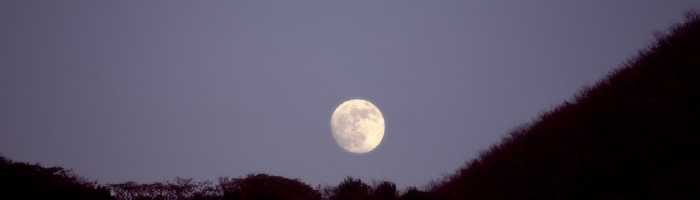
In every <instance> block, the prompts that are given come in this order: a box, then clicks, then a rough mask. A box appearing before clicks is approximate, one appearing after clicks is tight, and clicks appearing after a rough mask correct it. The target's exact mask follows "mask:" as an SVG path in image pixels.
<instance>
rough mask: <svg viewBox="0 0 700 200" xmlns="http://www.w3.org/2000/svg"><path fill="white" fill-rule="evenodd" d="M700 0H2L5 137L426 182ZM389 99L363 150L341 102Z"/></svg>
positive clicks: (223, 171)
mask: <svg viewBox="0 0 700 200" xmlns="http://www.w3.org/2000/svg"><path fill="white" fill-rule="evenodd" d="M699 6H700V2H698V1H697V0H673V1H669V0H656V1H650V0H646V1H639V0H629V1H566V2H565V1H487V0H479V1H475V0H464V1H343V2H340V1H2V2H0V153H2V154H3V155H4V156H6V157H8V158H10V159H13V160H15V161H21V162H30V163H37V162H38V163H40V164H42V165H44V166H61V167H64V168H69V169H73V170H74V171H75V172H76V173H77V174H79V175H82V176H84V177H86V178H88V179H91V180H94V179H97V180H98V181H99V182H100V183H117V182H124V181H129V180H134V181H138V182H154V181H168V180H172V179H173V178H174V177H176V176H179V177H184V178H194V179H195V180H200V181H201V180H214V181H215V180H216V178H218V177H220V176H231V177H239V176H244V175H247V174H249V173H268V174H272V175H279V176H284V177H287V178H299V179H301V180H302V181H304V182H306V183H309V184H311V185H312V186H316V185H318V184H321V185H325V184H329V185H337V184H338V183H339V182H340V181H342V180H343V178H345V177H346V176H352V177H355V178H361V179H363V180H366V181H368V182H369V181H370V179H376V180H381V179H385V180H389V181H392V182H395V183H396V184H397V186H399V188H404V187H406V186H419V187H420V186H423V185H425V184H427V183H428V182H429V181H430V180H432V179H439V178H441V177H442V176H443V175H445V174H448V173H452V172H454V170H456V169H458V168H459V167H461V166H462V165H463V164H464V163H465V162H466V161H468V160H471V159H474V158H476V157H477V156H478V154H479V152H480V151H482V150H485V149H487V148H489V146H490V145H492V144H494V143H497V142H499V140H500V138H501V137H503V136H504V135H505V134H507V133H508V131H509V130H510V129H513V128H515V127H517V126H519V125H522V124H525V123H528V122H530V121H531V120H533V119H534V118H536V117H537V116H538V114H540V113H542V112H543V111H547V110H549V109H551V108H553V107H555V106H556V105H558V104H560V103H562V102H563V101H564V100H569V99H571V98H572V97H573V95H574V94H576V93H577V91H578V90H579V89H581V88H582V87H583V86H586V85H591V84H593V83H595V82H596V81H597V80H599V79H601V78H603V77H604V76H605V75H606V74H607V73H608V72H610V71H611V70H612V69H614V68H616V67H618V66H619V64H621V63H622V62H623V61H625V60H626V59H628V58H631V57H632V56H633V55H634V54H636V52H637V51H638V50H639V49H640V48H642V47H645V46H646V44H648V43H649V42H650V41H652V39H653V32H654V31H660V30H665V29H666V28H668V27H669V26H670V25H671V24H672V23H673V22H679V21H682V20H683V14H682V13H683V11H685V10H688V9H690V8H691V7H696V8H697V7H699ZM354 98H361V99H366V100H368V101H371V102H372V103H374V104H375V105H376V106H377V107H379V109H381V111H382V113H383V115H384V117H385V121H386V134H385V137H384V139H383V141H382V143H381V144H380V145H379V146H378V147H377V148H376V149H375V150H374V151H372V152H369V153H367V154H352V153H348V152H346V151H344V150H343V149H342V148H340V147H339V146H338V145H337V144H336V142H335V141H334V139H333V136H332V134H331V131H330V130H331V129H330V125H329V124H330V117H331V114H332V112H333V110H334V109H335V107H336V106H338V105H339V104H341V103H342V102H344V101H346V100H350V99H354Z"/></svg>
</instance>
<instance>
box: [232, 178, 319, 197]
mask: <svg viewBox="0 0 700 200" xmlns="http://www.w3.org/2000/svg"><path fill="white" fill-rule="evenodd" d="M219 185H220V186H221V188H222V189H223V192H224V197H225V198H226V199H260V200H262V199H291V200H293V199H309V200H313V199H321V194H320V193H319V192H318V191H317V190H314V189H313V188H312V187H311V186H309V185H307V184H306V183H303V182H301V181H299V180H297V179H288V178H284V177H281V176H270V175H267V174H250V175H248V176H247V177H246V178H234V179H229V178H227V177H222V178H219Z"/></svg>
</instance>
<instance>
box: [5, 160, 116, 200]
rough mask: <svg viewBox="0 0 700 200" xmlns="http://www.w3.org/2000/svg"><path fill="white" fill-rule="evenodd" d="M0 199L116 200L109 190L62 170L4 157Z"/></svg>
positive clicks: (69, 171)
mask: <svg viewBox="0 0 700 200" xmlns="http://www.w3.org/2000/svg"><path fill="white" fill-rule="evenodd" d="M0 199H8V200H10V199H114V198H113V197H112V196H110V194H109V190H108V189H107V188H105V187H103V186H100V185H98V184H97V182H89V181H86V180H85V179H83V178H81V177H79V176H76V175H74V174H73V173H72V172H71V170H65V169H63V168H60V167H51V168H44V167H41V166H40V165H39V164H34V165H32V164H28V163H21V162H12V161H11V160H9V159H7V158H5V157H2V156H0Z"/></svg>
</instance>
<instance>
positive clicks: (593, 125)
mask: <svg viewBox="0 0 700 200" xmlns="http://www.w3.org/2000/svg"><path fill="white" fill-rule="evenodd" d="M430 192H431V193H432V195H433V196H434V197H436V198H439V199H572V198H576V199H579V198H580V199H649V198H652V199H700V14H699V13H698V12H696V11H689V12H687V13H686V22H685V23H684V24H676V25H674V26H673V27H672V28H671V29H670V31H669V32H668V33H660V34H657V41H656V43H654V44H653V45H651V46H650V47H649V48H648V49H646V50H643V51H641V52H640V53H639V55H638V56H637V57H636V58H634V59H632V60H630V61H629V62H627V63H625V64H624V66H623V67H622V68H620V69H618V70H616V71H614V72H613V73H611V74H610V75H609V76H608V77H607V78H606V79H604V80H602V81H600V82H599V83H597V84H596V85H594V86H593V87H589V88H586V89H584V90H583V91H582V92H580V93H579V95H577V96H576V97H575V101H574V102H571V103H569V102H566V103H564V104H563V105H560V106H559V107H557V108H556V109H554V110H553V111H550V112H547V113H544V114H543V115H541V116H540V117H539V119H538V120H535V122H533V123H531V124H528V125H526V126H523V127H521V128H518V129H516V130H514V131H512V132H511V133H510V134H509V135H508V137H506V138H504V139H503V141H502V142H501V143H500V144H498V145H495V146H493V147H492V148H491V149H489V150H488V151H485V152H482V154H481V155H480V157H479V158H477V159H475V160H473V161H470V162H469V163H468V164H467V165H466V166H465V167H464V168H462V169H459V170H458V171H457V172H456V173H455V174H454V175H453V176H451V177H449V178H447V179H446V180H444V181H443V182H441V183H437V184H433V185H432V189H431V191H430Z"/></svg>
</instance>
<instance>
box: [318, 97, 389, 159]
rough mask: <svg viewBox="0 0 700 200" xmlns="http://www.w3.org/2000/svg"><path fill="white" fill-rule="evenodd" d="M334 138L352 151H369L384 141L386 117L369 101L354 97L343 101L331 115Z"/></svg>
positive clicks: (344, 147) (341, 145)
mask: <svg viewBox="0 0 700 200" xmlns="http://www.w3.org/2000/svg"><path fill="white" fill-rule="evenodd" d="M331 130H333V138H335V141H336V142H337V143H338V145H340V147H342V148H343V149H345V150H346V151H349V152H352V153H358V154H359V153H367V152H370V151H372V150H373V149H374V148H376V147H377V145H379V143H381V142H382V138H383V137H384V117H383V116H382V113H381V112H379V109H378V108H377V107H376V106H374V104H372V103H370V102H369V101H365V100H362V99H353V100H349V101H346V102H343V103H342V104H340V106H338V108H336V109H335V111H334V112H333V116H332V117H331Z"/></svg>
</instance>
